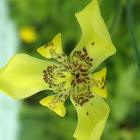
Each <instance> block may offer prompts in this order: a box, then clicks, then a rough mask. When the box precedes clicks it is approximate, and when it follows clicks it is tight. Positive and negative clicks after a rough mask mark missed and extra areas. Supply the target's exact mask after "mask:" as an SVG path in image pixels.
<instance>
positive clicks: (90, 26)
mask: <svg viewBox="0 0 140 140" xmlns="http://www.w3.org/2000/svg"><path fill="white" fill-rule="evenodd" d="M76 18H77V19H78V22H79V24H80V26H81V29H82V37H81V40H80V42H79V44H78V45H77V46H76V48H75V49H74V50H73V51H72V53H71V60H72V61H73V62H74V63H75V66H78V65H79V64H77V63H76V60H75V59H78V62H79V63H82V64H83V65H84V66H85V65H86V67H87V69H88V71H90V72H91V71H93V70H94V69H95V68H96V67H97V66H98V65H99V64H100V63H102V62H103V61H104V60H105V59H106V58H108V57H109V56H111V55H113V54H114V53H115V52H116V49H115V47H114V45H113V44H112V41H111V38H110V35H109V32H108V30H107V28H106V25H105V23H104V21H103V18H102V16H101V13H100V9H99V5H98V0H93V1H92V2H91V3H90V4H89V5H88V6H87V7H86V8H85V9H83V10H82V11H81V12H79V13H77V14H76Z"/></svg>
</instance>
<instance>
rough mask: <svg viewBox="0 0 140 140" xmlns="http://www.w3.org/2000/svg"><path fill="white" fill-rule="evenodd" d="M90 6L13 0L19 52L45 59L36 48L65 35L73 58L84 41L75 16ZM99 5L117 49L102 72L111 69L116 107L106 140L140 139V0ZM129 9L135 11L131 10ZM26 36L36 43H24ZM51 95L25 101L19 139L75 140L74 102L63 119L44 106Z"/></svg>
mask: <svg viewBox="0 0 140 140" xmlns="http://www.w3.org/2000/svg"><path fill="white" fill-rule="evenodd" d="M90 1H91V0H9V2H8V4H9V7H10V17H11V19H12V20H13V21H14V22H15V23H16V25H17V28H18V32H19V38H20V40H21V43H20V47H19V48H20V49H19V52H20V53H26V54H29V55H32V56H34V57H38V58H40V59H44V58H43V57H42V56H41V55H39V54H38V53H37V51H36V49H37V48H38V47H40V46H42V45H44V44H46V43H48V42H50V41H51V40H52V39H53V37H54V36H55V35H56V34H57V33H59V32H61V33H62V44H63V50H64V52H65V53H66V54H67V55H68V56H69V55H70V52H71V51H72V50H73V48H74V47H75V46H76V45H77V44H78V41H79V40H80V37H81V29H80V26H79V24H78V22H77V20H76V18H75V16H74V14H75V13H77V12H79V11H80V10H82V9H83V8H84V7H85V6H86V5H87V4H88V3H89V2H90ZM130 2H132V3H130ZM99 4H100V8H101V13H102V16H103V18H104V20H105V23H106V25H107V27H108V29H109V31H110V34H111V37H112V41H113V43H114V45H115V46H116V49H117V53H116V54H115V55H114V56H111V57H110V58H108V59H107V60H106V61H105V62H103V63H102V64H101V65H100V66H99V67H98V68H97V70H101V68H102V67H104V66H106V67H107V70H108V73H107V79H106V85H107V90H108V98H107V99H106V101H107V103H108V104H109V105H110V108H111V113H110V116H109V118H108V121H107V124H106V127H105V129H104V132H103V135H102V137H101V140H140V76H139V75H140V74H139V73H138V66H139V63H140V60H138V59H139V56H138V54H139V53H138V51H140V48H138V49H137V50H136V47H137V46H140V39H139V38H140V0H132V1H131V0H128V1H127V0H99ZM129 4H131V5H132V6H133V9H132V11H131V9H130V8H131V7H130V6H131V5H129ZM131 12H132V15H131ZM131 16H132V19H131ZM132 20H133V21H132ZM133 23H134V25H132V24H133ZM133 27H134V29H133ZM27 28H28V31H27ZM21 32H22V33H21ZM25 32H26V34H29V37H31V40H28V39H26V38H24V37H25V36H24V33H25ZM136 41H137V44H136ZM51 94H53V93H52V92H51V91H42V92H40V93H38V94H36V95H34V96H32V97H30V98H27V99H25V100H24V101H23V104H22V106H21V109H20V116H19V119H20V122H21V131H20V136H19V140H32V139H33V140H74V138H73V137H72V135H73V133H74V130H75V128H76V123H77V116H76V111H75V109H74V107H73V105H72V104H71V102H70V101H69V99H68V100H67V101H66V103H65V106H66V108H67V114H66V116H65V117H64V118H61V117H59V116H57V115H56V114H55V113H54V112H52V111H50V110H49V109H48V108H45V107H43V106H41V105H40V104H39V101H40V100H41V99H42V98H43V97H45V96H46V95H51Z"/></svg>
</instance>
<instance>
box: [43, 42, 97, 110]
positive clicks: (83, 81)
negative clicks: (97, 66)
mask: <svg viewBox="0 0 140 140" xmlns="http://www.w3.org/2000/svg"><path fill="white" fill-rule="evenodd" d="M50 45H51V46H52V47H51V48H50V49H49V51H50V54H51V55H52V57H53V58H55V59H56V60H57V61H58V62H59V63H60V64H61V66H63V69H62V68H61V70H59V72H56V69H59V68H58V66H49V67H48V68H47V69H46V70H44V80H45V82H46V83H48V84H49V85H50V88H52V87H57V89H59V88H60V85H61V84H62V85H61V86H64V85H65V82H62V83H61V84H58V85H56V84H54V81H55V76H57V77H58V75H59V77H64V75H63V74H62V72H66V71H68V72H71V74H72V75H73V76H74V80H73V81H72V83H71V85H72V87H71V94H72V98H73V100H74V101H75V105H76V106H77V105H80V106H83V105H84V104H85V103H87V102H89V100H90V99H91V98H93V97H94V96H93V93H92V87H93V83H92V82H91V81H92V80H93V78H92V77H93V75H92V74H88V70H89V68H90V67H91V66H92V61H93V59H92V58H90V57H89V56H88V53H87V50H86V48H85V47H83V50H82V51H75V52H74V53H73V56H72V63H71V62H70V60H69V59H68V57H67V56H66V54H65V53H64V52H61V53H56V51H55V50H54V48H53V46H54V44H53V42H51V43H49V44H47V45H46V46H45V47H48V46H50ZM92 45H94V44H93V43H92ZM59 73H60V74H59ZM94 84H96V81H95V82H94ZM67 90H68V89H66V90H64V89H63V90H59V92H57V93H56V94H55V95H54V97H53V99H52V101H51V102H50V103H49V107H50V108H51V109H55V108H56V106H57V105H58V103H60V102H63V103H64V102H65V100H66V98H67V97H68V95H69V92H70V91H69V92H67Z"/></svg>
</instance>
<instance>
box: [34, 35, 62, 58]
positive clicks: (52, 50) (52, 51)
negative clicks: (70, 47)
mask: <svg viewBox="0 0 140 140" xmlns="http://www.w3.org/2000/svg"><path fill="white" fill-rule="evenodd" d="M37 51H38V52H39V53H40V54H41V55H42V56H44V57H46V58H48V59H50V58H55V57H57V54H59V53H61V52H62V45H61V33H59V34H57V35H56V36H55V38H54V39H53V40H52V41H51V42H50V43H48V44H46V45H44V46H42V47H40V48H38V49H37Z"/></svg>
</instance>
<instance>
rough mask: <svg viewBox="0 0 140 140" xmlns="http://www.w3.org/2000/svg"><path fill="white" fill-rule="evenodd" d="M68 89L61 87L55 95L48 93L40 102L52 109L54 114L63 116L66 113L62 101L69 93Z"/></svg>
mask: <svg viewBox="0 0 140 140" xmlns="http://www.w3.org/2000/svg"><path fill="white" fill-rule="evenodd" d="M69 92H70V89H67V90H65V89H62V90H59V91H58V92H57V94H55V95H50V96H48V97H45V98H44V99H42V100H41V101H40V104H41V105H43V106H46V107H48V108H50V109H51V110H53V111H54V112H55V113H56V114H58V115H59V116H61V117H64V116H65V114H66V109H65V107H64V102H65V100H66V99H67V97H68V95H69Z"/></svg>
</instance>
